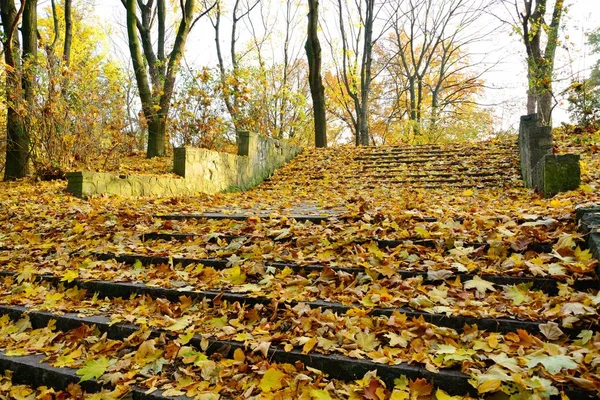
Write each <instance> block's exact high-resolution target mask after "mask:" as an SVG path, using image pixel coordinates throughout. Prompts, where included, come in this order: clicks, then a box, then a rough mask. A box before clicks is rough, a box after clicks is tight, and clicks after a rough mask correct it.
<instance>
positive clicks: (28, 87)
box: [0, 0, 37, 180]
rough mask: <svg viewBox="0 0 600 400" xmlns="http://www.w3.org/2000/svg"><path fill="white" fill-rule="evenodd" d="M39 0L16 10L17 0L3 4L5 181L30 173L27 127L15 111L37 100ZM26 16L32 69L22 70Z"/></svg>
mask: <svg viewBox="0 0 600 400" xmlns="http://www.w3.org/2000/svg"><path fill="white" fill-rule="evenodd" d="M36 7H37V0H30V1H27V2H25V3H21V7H20V9H19V10H18V11H17V9H16V7H15V3H14V0H2V1H0V14H1V19H2V25H3V27H4V36H5V41H4V42H3V46H4V59H5V63H6V65H7V66H8V67H9V68H7V71H6V83H5V84H6V97H7V115H6V161H5V169H4V179H5V180H12V179H17V178H22V177H24V176H26V175H27V174H28V173H29V154H30V153H29V152H30V146H29V145H30V143H29V131H28V125H27V123H26V121H25V119H24V117H22V116H21V114H20V113H18V112H17V111H16V109H17V107H18V106H19V103H22V102H24V101H26V102H27V103H28V106H31V105H32V103H33V101H34V99H35V97H34V88H33V84H34V82H35V75H34V73H33V72H32V70H31V66H32V65H34V63H35V59H36V56H37V36H36V32H37V13H36ZM21 14H22V15H23V22H22V34H23V60H28V65H29V66H30V69H29V70H28V71H23V69H24V63H23V60H22V59H21V56H20V51H19V39H18V34H17V25H18V22H19V19H20V16H21Z"/></svg>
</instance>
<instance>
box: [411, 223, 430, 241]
mask: <svg viewBox="0 0 600 400" xmlns="http://www.w3.org/2000/svg"><path fill="white" fill-rule="evenodd" d="M415 232H416V233H417V236H419V237H420V238H421V239H429V238H430V237H431V233H429V231H428V230H427V229H426V228H425V227H424V226H423V225H417V226H416V227H415Z"/></svg>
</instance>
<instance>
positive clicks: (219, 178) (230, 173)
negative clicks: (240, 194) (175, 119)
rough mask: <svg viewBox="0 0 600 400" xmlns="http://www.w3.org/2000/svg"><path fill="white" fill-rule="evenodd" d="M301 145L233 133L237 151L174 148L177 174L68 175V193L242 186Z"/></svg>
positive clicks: (168, 192) (171, 192) (160, 192)
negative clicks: (173, 175)
mask: <svg viewBox="0 0 600 400" xmlns="http://www.w3.org/2000/svg"><path fill="white" fill-rule="evenodd" d="M301 151H302V148H301V147H299V146H295V145H291V144H288V143H285V142H283V141H280V140H275V139H271V138H267V137H264V136H260V135H256V134H253V133H249V132H239V133H238V155H235V154H229V153H219V152H216V151H212V150H207V149H199V148H192V147H181V148H176V149H175V151H174V153H173V170H174V172H175V173H176V174H177V175H179V176H180V178H176V177H173V178H171V177H160V176H122V175H121V176H117V175H113V174H107V173H100V172H88V171H83V172H74V173H70V174H67V178H68V180H69V184H68V186H67V191H69V192H70V193H72V194H74V195H76V196H78V197H87V196H92V195H97V194H104V193H106V194H116V195H121V196H175V195H188V194H194V193H209V194H210V193H217V192H222V191H236V190H247V189H250V188H252V187H254V186H256V185H258V184H259V183H260V182H262V181H263V180H264V179H265V178H267V177H268V176H270V175H271V174H272V173H273V172H274V171H275V170H276V169H277V168H279V167H281V166H282V165H283V164H285V163H286V162H288V161H290V160H292V159H293V158H295V157H296V156H297V155H298V154H300V152H301Z"/></svg>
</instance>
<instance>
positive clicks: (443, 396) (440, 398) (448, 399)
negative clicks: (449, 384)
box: [435, 389, 463, 400]
mask: <svg viewBox="0 0 600 400" xmlns="http://www.w3.org/2000/svg"><path fill="white" fill-rule="evenodd" d="M462 398H463V397H461V396H450V395H449V394H448V393H446V392H444V391H443V390H441V389H438V390H437V391H436V392H435V399H436V400H459V399H462Z"/></svg>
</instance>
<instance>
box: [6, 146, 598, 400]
mask: <svg viewBox="0 0 600 400" xmlns="http://www.w3.org/2000/svg"><path fill="white" fill-rule="evenodd" d="M336 151H338V152H339V149H338V150H336ZM517 159H518V155H517V149H516V147H515V146H513V145H505V144H496V143H493V142H490V143H486V144H482V145H476V146H459V145H452V146H443V147H442V146H411V147H391V148H361V149H358V150H355V151H353V152H351V153H350V152H349V153H343V152H339V153H337V154H336V153H335V152H334V151H333V150H319V151H315V152H313V153H309V154H304V155H302V156H300V157H299V159H298V160H296V161H294V162H291V163H289V164H287V165H286V166H285V167H284V168H283V169H282V170H280V171H278V173H277V174H276V175H275V176H274V177H273V178H272V179H270V181H269V182H266V183H263V184H262V185H260V186H259V187H258V188H257V189H255V190H254V191H253V192H252V193H249V194H244V195H240V196H248V197H250V198H252V199H254V200H257V203H256V206H255V207H254V208H244V209H237V208H236V207H235V206H233V205H231V206H230V207H224V208H220V209H215V210H213V211H212V212H195V211H190V212H176V213H163V214H157V215H146V214H142V215H134V214H132V213H131V211H130V210H121V211H120V213H119V214H118V215H119V216H118V218H117V221H115V222H114V226H116V227H119V226H120V227H127V229H124V228H120V229H119V228H117V229H114V230H113V231H111V233H110V234H108V233H106V232H104V233H101V232H94V231H91V228H90V230H88V231H86V232H84V231H79V232H76V231H75V228H73V229H70V230H67V231H66V232H58V233H57V232H56V231H55V230H52V231H48V232H46V231H44V229H46V228H44V226H43V225H42V226H40V227H38V228H37V229H39V230H40V234H42V235H46V236H47V237H48V238H54V239H56V238H57V237H58V236H52V235H58V234H60V235H63V236H67V237H71V238H73V237H75V238H77V240H76V243H77V247H76V248H73V245H72V244H71V243H70V242H69V246H65V247H67V248H69V250H70V252H69V253H59V252H58V250H57V249H59V248H60V246H58V245H56V246H55V247H52V246H51V247H47V246H46V247H44V246H43V245H40V246H38V247H36V246H37V245H36V244H35V243H34V242H32V244H30V245H27V246H22V245H21V246H13V245H11V244H10V243H6V245H5V247H4V248H3V249H2V250H1V251H2V252H1V253H0V276H2V277H3V279H2V280H0V314H2V315H6V316H9V317H10V319H11V320H12V321H13V322H12V323H11V322H10V321H9V320H8V319H5V320H4V321H3V323H2V324H0V330H3V332H8V333H9V334H7V335H6V336H5V338H4V339H2V338H0V341H2V340H4V342H2V346H3V350H4V351H2V352H0V368H1V369H2V370H11V371H14V374H13V380H14V381H15V382H24V383H28V384H30V385H37V386H39V385H45V386H49V387H52V388H54V389H56V390H66V389H67V388H69V387H70V386H69V385H72V384H74V383H78V382H80V380H81V373H76V370H77V368H80V367H81V366H82V365H81V361H79V364H77V362H78V361H77V360H76V359H74V360H73V362H72V363H71V364H69V362H68V360H69V359H68V357H67V356H68V355H69V354H72V353H75V352H76V351H78V349H83V350H81V351H84V353H85V354H89V359H90V360H93V359H94V357H97V358H98V357H100V358H104V360H105V361H106V363H107V368H106V371H105V370H102V371H101V373H99V374H98V375H97V376H94V377H93V378H92V379H88V380H85V381H83V382H80V383H81V386H82V388H83V389H84V390H86V391H89V392H99V391H101V390H103V389H104V390H112V391H113V393H114V392H115V391H117V390H119V388H122V387H123V385H124V382H126V385H125V386H126V387H127V390H126V392H129V394H130V395H131V396H132V397H133V398H135V399H167V398H176V399H181V400H183V399H191V398H216V397H214V396H215V395H216V394H219V395H220V396H221V397H222V398H253V397H256V398H259V397H260V396H265V397H267V398H269V397H270V398H293V397H294V396H299V395H298V393H296V392H293V393H292V392H290V391H286V390H288V389H289V388H294V390H301V389H302V385H312V386H310V387H309V389H308V390H307V391H305V392H302V393H303V396H304V398H324V399H327V398H338V397H344V396H345V395H344V396H342V394H346V395H347V394H348V391H352V393H353V395H354V396H362V397H363V398H386V397H387V398H389V397H390V396H391V395H393V394H394V393H395V395H396V398H415V399H417V398H419V399H420V398H436V397H437V398H438V399H439V398H445V397H443V396H445V393H441V394H439V393H438V394H436V393H437V392H436V391H435V390H437V389H441V390H444V391H445V392H447V393H449V394H451V395H458V396H473V397H481V396H487V395H488V394H489V393H490V392H494V391H498V390H500V389H501V387H502V388H503V390H505V391H510V390H511V388H521V389H522V391H523V394H522V395H521V396H522V397H520V398H526V397H523V396H528V394H529V395H531V397H530V398H533V397H535V396H537V397H536V398H560V396H561V394H562V395H564V396H568V397H569V398H571V399H592V398H597V396H598V393H599V389H600V385H598V382H597V380H596V379H597V367H594V366H593V364H594V363H595V362H596V361H595V360H592V359H590V360H587V357H584V356H583V354H587V352H590V351H592V350H591V347H590V348H587V347H585V345H583V344H581V340H579V342H577V340H578V338H581V337H582V332H584V331H585V332H586V333H585V335H587V336H589V333H588V331H596V332H597V331H598V330H600V324H599V322H598V321H599V319H598V313H597V311H596V312H595V311H593V309H592V308H591V306H589V304H592V303H591V302H592V301H594V300H593V299H595V298H597V297H593V294H592V293H594V292H597V289H598V280H597V276H596V274H595V272H594V271H593V270H590V271H588V270H585V269H584V268H583V267H582V265H583V264H581V265H578V266H577V268H579V269H578V270H577V271H578V272H572V271H567V270H566V266H562V265H560V263H561V262H563V260H566V259H568V258H569V257H571V258H573V257H574V256H573V254H571V253H573V248H572V246H571V244H567V245H565V243H564V241H565V239H564V236H562V235H565V234H566V235H572V236H573V238H574V239H573V240H574V241H577V226H578V221H577V220H576V219H575V217H574V216H570V215H566V216H564V215H561V216H548V215H531V214H519V215H513V214H511V213H509V212H506V213H504V214H500V213H499V211H496V210H490V212H489V213H488V215H486V216H477V215H474V214H473V213H472V212H470V211H469V210H470V208H465V210H466V211H465V212H464V213H463V214H461V215H445V216H444V217H443V218H442V217H440V216H436V215H416V214H415V213H414V212H413V210H402V212H398V213H387V214H386V213H384V212H383V211H380V210H376V211H373V212H372V213H369V212H367V211H365V212H361V213H354V212H352V213H351V212H348V210H345V209H343V208H339V207H334V206H336V205H331V204H326V205H325V206H331V208H319V207H317V206H314V205H312V204H309V203H302V201H301V199H302V198H303V196H311V193H312V196H313V197H316V193H317V192H316V191H327V190H330V191H336V190H337V191H340V192H342V193H345V192H344V191H345V190H346V186H347V187H351V188H354V189H355V190H356V192H357V193H360V194H362V195H364V196H368V194H369V193H374V191H372V190H369V188H370V187H382V186H383V187H389V188H390V191H393V190H396V189H400V188H401V189H404V190H407V191H410V190H413V188H421V189H443V190H452V189H458V190H463V189H468V188H486V187H492V188H514V187H519V186H520V183H519V180H518V169H517ZM344 174H346V175H344ZM340 176H346V178H345V179H346V181H344V182H341V183H340V182H337V183H335V184H336V185H337V186H333V185H334V183H332V179H334V177H340ZM299 189H302V190H303V191H304V192H303V193H304V194H303V195H300V194H298V195H296V197H294V198H292V200H293V201H292V200H289V202H290V203H294V202H295V205H293V204H287V203H288V201H284V199H283V198H282V197H284V194H285V196H290V193H294V191H297V190H299ZM353 195H354V194H352V196H353ZM252 196H254V197H252ZM347 198H348V201H355V200H354V197H351V196H350V195H348V196H347ZM261 199H264V200H265V203H267V200H269V199H270V200H269V201H270V203H268V204H262V203H259V202H258V201H260V200H261ZM277 201H279V202H280V204H279V207H275V206H274V204H275V202H277ZM390 201H393V200H390ZM322 202H323V203H325V201H322ZM439 206H440V207H443V206H444V205H443V204H441V205H439ZM521 211H522V210H521ZM578 217H581V216H578ZM82 218H83V217H82ZM7 221H8V217H7V218H6V221H4V222H7ZM0 222H3V220H2V219H0ZM106 222H110V221H105V220H104V219H101V220H100V221H99V222H98V223H99V224H104V223H106ZM144 224H145V225H144ZM138 226H142V227H138ZM144 227H145V228H144ZM148 227H150V228H148ZM498 232H500V233H501V234H502V235H499V234H498ZM60 237H62V236H60ZM71 240H72V239H71ZM579 244H581V245H583V243H580V242H577V245H579ZM565 265H566V264H565ZM557 266H558V267H557ZM32 267H33V268H32ZM550 267H552V268H554V270H553V271H558V272H552V273H550V272H549V271H548V270H547V269H548V268H550ZM559 267H560V268H563V267H564V268H565V269H564V271H562V270H561V269H560V268H559ZM544 268H546V269H544ZM540 271H542V272H543V273H541V272H540ZM561 271H562V272H561ZM482 282H483V283H482ZM482 285H483V286H482ZM21 293H25V294H21ZM565 293H567V294H565ZM515 296H521V297H522V298H521V297H515ZM584 304H588V305H584ZM565 307H568V309H567V311H565V312H563V311H562V310H563V309H565ZM590 310H591V311H590ZM575 313H576V315H577V318H576V320H574V319H573V316H574V314H575ZM563 314H564V315H563ZM17 321H18V322H17ZM23 321H26V322H23ZM565 321H567V322H568V323H565V324H563V322H565ZM553 324H554V325H553ZM91 327H94V328H91ZM557 329H558V331H557ZM45 330H47V331H45ZM40 332H42V333H44V334H46V333H47V336H49V337H52V338H53V339H52V341H49V342H48V343H47V344H46V342H45V341H44V339H43V337H45V336H43V337H40V336H41V335H40ZM50 332H53V333H52V334H50ZM140 332H142V333H140ZM544 332H546V333H544ZM27 335H29V336H31V337H33V338H35V341H33V342H32V343H29V342H27V339H26V336H27ZM52 335H55V336H52ZM587 336H585V337H587ZM98 343H100V344H102V343H104V344H106V345H105V346H104V347H101V346H99V345H98ZM149 343H150V344H149ZM576 343H578V344H576ZM590 343H591V342H590ZM24 344H25V345H28V346H29V347H28V349H29V352H28V353H27V354H19V352H18V351H17V350H18V349H21V347H20V346H22V345H24ZM109 344H110V346H109ZM559 345H562V346H570V347H569V348H570V349H571V351H572V352H574V353H577V354H581V355H582V357H581V359H582V360H583V359H584V358H585V359H586V360H587V361H581V362H582V363H584V364H585V367H581V368H579V367H578V369H577V371H576V372H574V371H575V368H570V369H569V368H568V367H572V364H568V363H567V364H565V365H566V366H565V367H564V368H558V370H556V368H557V367H555V366H552V365H548V366H547V368H544V367H545V366H546V365H545V364H544V365H543V366H542V364H539V363H534V361H536V360H539V359H542V360H544V361H545V360H546V359H544V358H539V357H541V355H545V354H546V352H548V351H550V352H551V353H552V356H557V355H559V354H558V352H560V346H559ZM55 348H62V349H64V351H63V352H64V354H63V355H62V357H65V358H57V356H56V354H55V353H53V351H54V350H53V349H55ZM95 348H96V350H94V349H95ZM149 348H151V349H153V350H154V351H156V352H157V354H159V355H158V356H157V357H159V358H151V357H150V361H148V360H147V359H146V358H148V357H149V356H148V354H149V351H150V350H149ZM74 349H75V350H74ZM98 349H100V350H98ZM179 349H185V351H186V352H185V354H184V355H183V356H182V355H180V354H179ZM500 350H501V351H500ZM555 353H556V354H555ZM48 354H51V355H48ZM140 354H142V355H143V356H142V355H140ZM502 354H503V355H502ZM561 356H570V354H568V355H564V354H561ZM73 357H74V356H73ZM144 357H146V358H144ZM536 357H538V358H536ZM157 360H158V361H160V362H158V361H157ZM560 360H562V361H563V362H564V357H563V358H561V359H560ZM136 363H137V364H136ZM139 364H143V365H139ZM57 365H59V366H57ZM124 365H127V368H125V367H124ZM136 365H137V366H136ZM582 365H583V364H582ZM525 366H527V368H525ZM119 368H121V369H119ZM136 368H137V369H136ZM131 371H133V373H132V372H131ZM215 371H216V372H215ZM269 371H270V372H269ZM273 371H276V372H273ZM283 371H285V374H284V372H283ZM371 371H376V375H373V373H372V372H371ZM105 372H106V374H105ZM484 372H485V373H484ZM119 374H121V375H119ZM267 376H268V377H270V378H271V379H270V380H269V382H266V383H265V381H266V377H267ZM284 376H285V378H284ZM365 376H366V377H365ZM125 377H127V379H129V380H127V381H126V378H125ZM272 377H278V378H277V379H275V378H272ZM403 377H405V378H408V379H410V380H412V381H411V382H410V383H408V381H407V383H406V384H405V385H403V384H402V382H403V380H404V379H405V378H403ZM250 379H253V380H254V381H253V382H254V383H251V382H250V381H249V380H250ZM492 379H494V380H495V379H497V380H498V383H497V384H496V383H495V382H491V383H493V385H492V384H491V383H490V380H492ZM272 380H275V381H276V382H277V384H272V385H271V381H272ZM424 380H427V382H425V381H424ZM258 382H260V384H259V385H257V383H258ZM263 383H264V385H263ZM267 383H268V385H267ZM519 385H520V386H519ZM544 385H545V386H544ZM509 386H510V387H509ZM433 388H435V390H434V389H433ZM527 389H529V392H528V391H527ZM399 392H402V393H399ZM294 393H296V394H294ZM377 393H378V394H377ZM376 394H377V395H376ZM0 395H1V393H0ZM375 395H376V396H377V397H373V396H375ZM202 396H205V397H202ZM210 396H213V397H210ZM446 397H447V396H446ZM108 398H111V397H108ZM563 398H564V397H563Z"/></svg>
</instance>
